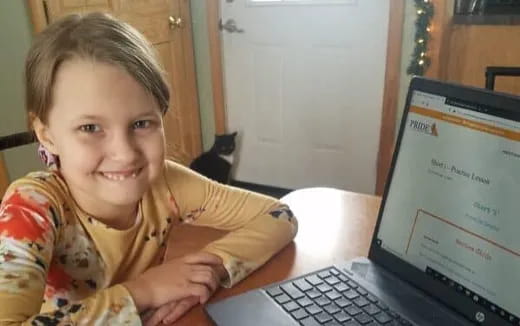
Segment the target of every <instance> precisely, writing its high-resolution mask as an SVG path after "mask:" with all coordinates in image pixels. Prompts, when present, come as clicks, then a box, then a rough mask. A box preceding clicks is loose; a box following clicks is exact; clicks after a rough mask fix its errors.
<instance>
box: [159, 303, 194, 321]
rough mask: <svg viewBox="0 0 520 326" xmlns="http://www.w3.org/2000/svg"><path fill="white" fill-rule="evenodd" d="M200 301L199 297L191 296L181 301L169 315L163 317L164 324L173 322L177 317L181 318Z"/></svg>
mask: <svg viewBox="0 0 520 326" xmlns="http://www.w3.org/2000/svg"><path fill="white" fill-rule="evenodd" d="M197 303H198V298H196V297H190V298H186V299H184V300H182V301H180V302H179V303H178V304H177V305H175V307H173V309H172V310H170V311H169V313H168V315H167V316H166V317H164V318H163V323H164V324H171V323H173V322H175V321H177V319H179V318H180V317H181V316H182V315H184V314H185V313H187V312H188V311H189V310H190V309H191V308H193V306H195V305H196V304H197Z"/></svg>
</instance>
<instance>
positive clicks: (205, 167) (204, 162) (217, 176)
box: [190, 132, 237, 184]
mask: <svg viewBox="0 0 520 326" xmlns="http://www.w3.org/2000/svg"><path fill="white" fill-rule="evenodd" d="M236 135H237V133H236V132H234V133H232V134H224V135H216V136H215V143H214V144H213V146H212V147H211V149H210V150H209V151H207V152H204V153H202V154H201V155H200V156H199V157H197V158H196V159H195V160H193V162H191V164H190V168H191V169H192V170H194V171H197V172H198V173H200V174H202V175H204V176H206V177H208V178H210V179H212V180H215V181H218V182H220V183H224V184H228V183H229V182H230V178H231V165H232V164H233V155H232V154H233V151H234V150H235V137H236Z"/></svg>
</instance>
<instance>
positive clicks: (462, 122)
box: [410, 105, 520, 141]
mask: <svg viewBox="0 0 520 326" xmlns="http://www.w3.org/2000/svg"><path fill="white" fill-rule="evenodd" d="M410 112H413V113H417V114H420V115H424V116H427V117H430V118H434V119H437V120H441V121H446V122H449V123H452V124H456V125H459V126H463V127H466V128H470V129H473V130H477V131H482V132H485V133H488V134H492V135H495V136H499V137H504V138H507V139H512V140H515V141H520V132H517V131H513V130H509V129H504V128H499V127H495V126H492V125H490V124H487V123H482V122H476V121H473V120H469V119H464V118H461V117H458V116H455V115H452V114H447V113H444V112H439V111H436V110H431V109H426V108H421V107H418V106H413V105H412V106H411V107H410Z"/></svg>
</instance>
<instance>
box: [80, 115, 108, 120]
mask: <svg viewBox="0 0 520 326" xmlns="http://www.w3.org/2000/svg"><path fill="white" fill-rule="evenodd" d="M101 119H102V118H101V117H100V116H97V115H92V114H82V115H80V116H79V117H77V118H75V119H74V120H101Z"/></svg>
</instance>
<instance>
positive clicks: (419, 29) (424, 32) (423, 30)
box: [406, 0, 433, 76]
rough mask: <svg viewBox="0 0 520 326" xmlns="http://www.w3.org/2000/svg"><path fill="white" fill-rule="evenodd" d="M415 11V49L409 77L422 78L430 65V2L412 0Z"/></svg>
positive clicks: (431, 7) (431, 5)
mask: <svg viewBox="0 0 520 326" xmlns="http://www.w3.org/2000/svg"><path fill="white" fill-rule="evenodd" d="M414 1H415V9H417V19H416V20H415V48H414V51H413V54H412V61H411V62H410V65H409V66H408V69H407V71H406V72H407V73H408V74H409V75H417V76H422V75H424V72H425V71H426V69H427V68H428V66H429V65H430V58H429V57H428V41H429V39H430V22H431V20H432V17H433V3H432V0H414Z"/></svg>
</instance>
